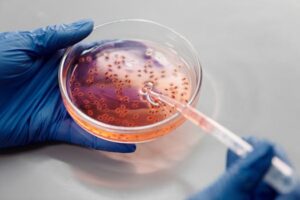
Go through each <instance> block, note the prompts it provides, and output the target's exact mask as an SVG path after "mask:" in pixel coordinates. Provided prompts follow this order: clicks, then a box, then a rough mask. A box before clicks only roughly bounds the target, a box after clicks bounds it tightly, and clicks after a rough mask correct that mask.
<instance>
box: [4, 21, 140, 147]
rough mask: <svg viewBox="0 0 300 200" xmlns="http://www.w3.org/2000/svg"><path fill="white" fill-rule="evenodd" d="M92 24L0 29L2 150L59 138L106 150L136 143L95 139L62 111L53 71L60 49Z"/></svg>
mask: <svg viewBox="0 0 300 200" xmlns="http://www.w3.org/2000/svg"><path fill="white" fill-rule="evenodd" d="M92 30H93V22H92V21H90V20H83V21H79V22H76V23H73V24H70V25H59V26H49V27H46V28H40V29H37V30H34V31H30V32H29V31H23V32H4V33H0V148H7V147H14V146H22V145H27V144H31V143H37V142H45V141H61V142H67V143H71V144H76V145H81V146H84V147H88V148H94V149H99V150H106V151H116V152H133V151H134V150H135V145H129V144H117V143H112V142H108V141H105V140H102V139H99V138H97V137H95V136H92V135H91V134H89V133H87V132H86V131H84V130H83V129H81V128H80V127H79V126H78V125H77V124H76V123H75V122H74V121H73V120H72V119H71V117H70V116H69V115H68V113H67V111H66V110H65V108H64V106H63V103H62V100H61V97H60V92H59V88H58V81H57V73H58V72H57V71H58V65H59V62H60V60H61V57H62V53H63V51H62V49H63V48H66V47H68V46H70V45H73V44H75V43H77V42H79V41H80V40H82V39H83V38H85V37H86V36H88V35H89V34H90V32H91V31H92Z"/></svg>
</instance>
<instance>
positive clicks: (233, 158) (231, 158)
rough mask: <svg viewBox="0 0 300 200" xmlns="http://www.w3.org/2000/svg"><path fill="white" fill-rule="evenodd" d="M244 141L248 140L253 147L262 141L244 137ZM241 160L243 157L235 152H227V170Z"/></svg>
mask: <svg viewBox="0 0 300 200" xmlns="http://www.w3.org/2000/svg"><path fill="white" fill-rule="evenodd" d="M243 139H244V140H246V141H247V142H248V143H250V144H251V145H255V144H258V143H259V142H261V141H262V140H259V139H258V138H256V137H243ZM239 159H241V157H239V156H238V155H236V154H235V153H234V152H233V151H231V150H230V149H229V150H228V151H227V156H226V169H228V168H229V167H231V166H232V165H234V164H235V163H236V162H237V161H238V160H239Z"/></svg>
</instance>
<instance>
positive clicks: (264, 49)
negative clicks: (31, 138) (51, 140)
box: [0, 0, 300, 200]
mask: <svg viewBox="0 0 300 200" xmlns="http://www.w3.org/2000/svg"><path fill="white" fill-rule="evenodd" d="M81 18H92V19H94V20H95V23H96V24H100V23H103V22H107V21H111V20H113V19H120V18H144V19H150V20H154V21H157V22H159V23H162V24H165V25H167V26H170V27H172V28H174V29H175V30H177V31H178V32H179V33H182V34H183V35H185V36H186V37H187V38H188V39H189V40H190V41H191V42H192V43H193V44H194V46H195V47H196V49H197V51H198V52H199V55H200V59H201V63H202V65H203V70H204V80H203V87H202V90H201V97H200V102H199V106H198V108H199V109H201V110H202V111H203V112H205V113H206V114H208V115H210V116H212V117H213V118H215V119H216V120H218V121H219V122H220V123H222V124H224V125H225V126H227V127H228V128H230V129H231V130H233V131H234V132H236V133H238V134H239V135H242V136H245V135H254V136H257V137H262V138H267V139H269V140H272V141H274V142H275V143H278V144H280V145H281V146H283V147H284V148H285V150H286V151H287V152H288V154H289V157H290V158H291V160H292V161H293V163H294V165H295V168H296V169H298V171H299V170H300V157H299V150H300V148H299V141H300V140H299V139H300V136H299V124H300V121H299V120H300V104H299V102H300V93H299V86H300V65H299V61H300V39H299V38H300V2H299V1H298V0H284V1H282V0H251V1H244V0H206V1H204V0H197V1H196V0H194V1H187V0H164V1H162V0H151V1H143V0H127V1H121V0H107V1H104V0H97V1H96V0H94V1H89V0H86V1H75V0H65V1H58V0H52V1H45V0H41V1H17V0H0V31H12V30H26V29H32V28H37V27H40V26H46V25H48V24H55V23H67V22H72V21H74V20H77V19H81ZM0 128H1V127H0ZM200 136H201V133H200V131H199V130H198V129H197V128H195V127H194V126H193V125H191V124H189V123H186V124H185V125H184V126H182V127H181V128H179V129H178V130H176V131H175V132H174V133H172V134H170V135H168V136H166V137H164V138H162V139H160V140H157V141H155V142H151V143H148V144H142V145H138V150H137V152H136V153H134V154H126V155H123V154H112V153H102V152H97V151H92V150H87V149H83V148H79V147H73V146H70V145H63V144H61V145H51V146H41V147H36V148H28V149H27V148H26V149H23V150H21V151H20V150H18V151H11V152H5V153H1V154H0V198H1V199H30V200H33V199H72V200H77V199H90V200H92V199H121V198H122V199H151V200H152V199H183V198H185V197H187V196H188V195H190V194H191V193H193V192H195V191H197V190H200V189H201V188H203V187H204V186H205V185H208V184H209V183H211V182H212V181H213V180H214V179H215V178H216V177H217V176H219V175H220V174H221V173H222V172H223V170H224V164H225V148H224V147H223V146H221V145H219V143H218V142H216V141H214V139H212V138H209V137H204V138H202V139H200Z"/></svg>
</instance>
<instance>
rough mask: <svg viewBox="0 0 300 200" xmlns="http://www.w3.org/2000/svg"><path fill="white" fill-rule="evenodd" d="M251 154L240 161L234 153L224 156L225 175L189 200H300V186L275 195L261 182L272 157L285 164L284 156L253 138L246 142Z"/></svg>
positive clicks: (269, 144)
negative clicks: (249, 144)
mask: <svg viewBox="0 0 300 200" xmlns="http://www.w3.org/2000/svg"><path fill="white" fill-rule="evenodd" d="M247 141H248V142H249V143H251V144H252V145H253V146H254V151H253V152H251V153H250V154H249V155H248V156H246V157H245V158H239V157H238V156H236V155H235V154H234V153H233V152H231V151H229V152H228V154H227V164H226V172H225V173H224V174H223V175H222V176H221V177H220V178H219V179H218V180H217V181H215V182H214V183H213V184H212V185H210V186H209V187H207V188H206V189H204V190H203V191H201V192H199V193H198V194H196V195H194V196H193V197H191V198H190V200H196V199H199V200H202V199H209V200H248V199H249V200H250V199H253V200H257V199H262V200H269V199H276V200H294V199H300V186H298V187H296V188H295V189H294V190H293V191H292V192H290V193H289V194H285V195H281V194H278V193H277V192H275V190H274V189H272V188H271V187H270V186H269V185H267V184H266V183H265V182H264V181H263V177H264V175H265V173H266V172H267V171H268V169H269V167H270V166H271V160H272V158H273V156H275V155H277V156H278V157H280V158H281V159H282V160H284V161H286V162H288V161H287V157H286V156H285V154H284V153H283V152H282V151H281V150H279V149H278V148H276V147H275V146H274V145H272V144H271V143H269V142H267V141H260V140H257V139H255V138H251V139H247Z"/></svg>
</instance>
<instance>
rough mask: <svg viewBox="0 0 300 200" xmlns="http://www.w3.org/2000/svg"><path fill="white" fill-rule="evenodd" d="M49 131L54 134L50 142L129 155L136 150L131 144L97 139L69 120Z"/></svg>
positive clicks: (55, 125)
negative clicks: (54, 141)
mask: <svg viewBox="0 0 300 200" xmlns="http://www.w3.org/2000/svg"><path fill="white" fill-rule="evenodd" d="M51 131H52V132H53V133H54V134H52V135H51V136H50V139H52V140H56V141H62V142H67V143H71V144H75V145H80V146H83V147H87V148H92V149H97V150H103V151H110V152H121V153H131V152H134V151H135V149H136V146H135V145H133V144H121V143H114V142H109V141H106V140H102V139H100V138H97V137H95V136H93V135H91V134H89V133H87V132H86V131H85V130H83V129H82V128H81V127H79V126H78V125H77V124H76V123H75V122H74V121H73V120H72V119H71V118H68V119H65V120H64V121H62V122H58V123H57V124H54V125H53V126H52V129H51Z"/></svg>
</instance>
